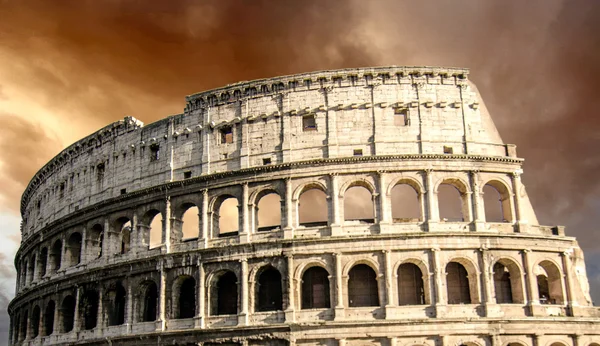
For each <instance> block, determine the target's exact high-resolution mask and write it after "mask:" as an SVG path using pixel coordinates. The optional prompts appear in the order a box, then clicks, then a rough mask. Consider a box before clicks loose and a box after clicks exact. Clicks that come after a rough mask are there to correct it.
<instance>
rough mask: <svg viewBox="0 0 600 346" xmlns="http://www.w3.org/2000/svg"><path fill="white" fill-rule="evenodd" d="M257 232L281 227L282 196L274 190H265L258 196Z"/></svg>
mask: <svg viewBox="0 0 600 346" xmlns="http://www.w3.org/2000/svg"><path fill="white" fill-rule="evenodd" d="M256 200H257V203H256V210H255V212H256V225H255V227H256V230H257V231H258V232H264V231H270V230H273V229H277V228H280V227H281V224H282V222H281V214H282V213H281V210H282V205H281V196H279V194H278V193H277V192H276V191H274V190H270V189H269V190H263V191H261V194H259V195H258V196H257V199H256Z"/></svg>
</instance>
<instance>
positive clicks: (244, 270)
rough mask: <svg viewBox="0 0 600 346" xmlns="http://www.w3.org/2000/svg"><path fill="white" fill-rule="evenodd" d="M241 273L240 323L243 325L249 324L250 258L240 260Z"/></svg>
mask: <svg viewBox="0 0 600 346" xmlns="http://www.w3.org/2000/svg"><path fill="white" fill-rule="evenodd" d="M240 266H241V274H240V281H241V283H242V304H241V307H240V308H241V311H240V315H239V316H238V324H239V325H241V326H246V325H248V322H249V319H248V260H247V259H246V258H243V259H241V260H240Z"/></svg>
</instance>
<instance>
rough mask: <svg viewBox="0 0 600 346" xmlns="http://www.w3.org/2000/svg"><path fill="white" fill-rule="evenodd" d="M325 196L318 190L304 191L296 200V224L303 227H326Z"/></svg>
mask: <svg viewBox="0 0 600 346" xmlns="http://www.w3.org/2000/svg"><path fill="white" fill-rule="evenodd" d="M327 219H328V206H327V195H325V192H324V191H323V190H321V189H318V188H310V189H307V190H304V191H303V192H302V194H301V195H300V198H299V199H298V223H299V225H300V226H304V227H319V226H327V221H328V220H327Z"/></svg>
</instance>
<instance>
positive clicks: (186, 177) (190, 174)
mask: <svg viewBox="0 0 600 346" xmlns="http://www.w3.org/2000/svg"><path fill="white" fill-rule="evenodd" d="M191 177H192V171H185V172H183V179H189V178H191Z"/></svg>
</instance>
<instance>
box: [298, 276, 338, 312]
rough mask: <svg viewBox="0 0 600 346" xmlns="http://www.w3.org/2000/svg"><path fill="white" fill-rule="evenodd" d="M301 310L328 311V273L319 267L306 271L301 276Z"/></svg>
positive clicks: (329, 305) (329, 304)
mask: <svg viewBox="0 0 600 346" xmlns="http://www.w3.org/2000/svg"><path fill="white" fill-rule="evenodd" d="M301 293H302V309H328V308H330V307H331V303H330V301H329V273H328V272H327V270H325V269H324V268H321V267H312V268H309V269H307V270H306V271H305V272H304V274H303V275H302V292H301Z"/></svg>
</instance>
